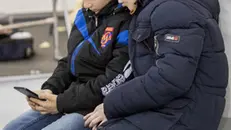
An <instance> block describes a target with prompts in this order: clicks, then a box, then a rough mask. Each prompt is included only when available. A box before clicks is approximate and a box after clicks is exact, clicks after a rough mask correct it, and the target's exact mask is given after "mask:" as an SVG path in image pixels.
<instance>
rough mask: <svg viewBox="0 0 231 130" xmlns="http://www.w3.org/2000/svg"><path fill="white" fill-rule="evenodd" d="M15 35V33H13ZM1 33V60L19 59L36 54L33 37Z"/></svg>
mask: <svg viewBox="0 0 231 130" xmlns="http://www.w3.org/2000/svg"><path fill="white" fill-rule="evenodd" d="M12 35H14V34H12ZM12 35H0V61H9V60H19V59H25V58H30V57H32V56H33V55H34V49H33V38H32V37H25V38H23V36H22V37H20V36H19V35H18V36H13V37H14V38H12Z"/></svg>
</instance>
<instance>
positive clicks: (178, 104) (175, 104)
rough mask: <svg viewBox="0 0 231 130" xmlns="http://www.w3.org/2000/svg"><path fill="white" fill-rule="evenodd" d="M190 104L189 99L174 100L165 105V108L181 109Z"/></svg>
mask: <svg viewBox="0 0 231 130" xmlns="http://www.w3.org/2000/svg"><path fill="white" fill-rule="evenodd" d="M190 102H191V100H190V99H176V100H173V101H171V102H170V103H169V104H167V105H165V108H172V109H182V108H184V107H186V106H187V105H188V104H189V103H190Z"/></svg>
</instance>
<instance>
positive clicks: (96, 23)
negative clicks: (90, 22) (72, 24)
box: [95, 16, 99, 27]
mask: <svg viewBox="0 0 231 130" xmlns="http://www.w3.org/2000/svg"><path fill="white" fill-rule="evenodd" d="M98 24H99V21H98V17H97V16H95V26H96V27H98Z"/></svg>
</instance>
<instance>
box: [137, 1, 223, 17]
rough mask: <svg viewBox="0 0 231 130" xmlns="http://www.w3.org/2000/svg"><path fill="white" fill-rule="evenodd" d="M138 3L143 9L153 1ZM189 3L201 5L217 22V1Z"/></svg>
mask: <svg viewBox="0 0 231 130" xmlns="http://www.w3.org/2000/svg"><path fill="white" fill-rule="evenodd" d="M138 1H139V3H140V5H141V6H142V7H144V6H146V5H147V4H149V3H150V2H151V1H154V0H138ZM188 1H189V0H188ZM191 1H195V2H197V3H198V4H200V5H202V6H203V7H205V8H206V9H207V10H209V11H210V13H211V14H212V15H213V17H214V18H215V19H216V20H218V17H219V13H220V5H219V2H218V0H191Z"/></svg>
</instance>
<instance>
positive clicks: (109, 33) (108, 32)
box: [101, 27, 114, 48]
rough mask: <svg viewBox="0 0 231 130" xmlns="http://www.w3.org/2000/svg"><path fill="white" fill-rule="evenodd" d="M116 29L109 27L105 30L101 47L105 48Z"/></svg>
mask: <svg viewBox="0 0 231 130" xmlns="http://www.w3.org/2000/svg"><path fill="white" fill-rule="evenodd" d="M113 31H114V28H113V27H107V28H106V29H105V31H104V34H103V36H102V39H101V47H102V48H104V47H106V46H107V45H108V43H109V42H110V41H111V40H112V32H113Z"/></svg>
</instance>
